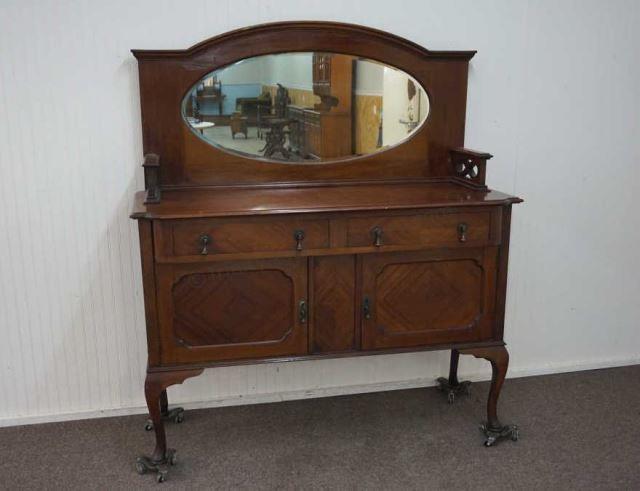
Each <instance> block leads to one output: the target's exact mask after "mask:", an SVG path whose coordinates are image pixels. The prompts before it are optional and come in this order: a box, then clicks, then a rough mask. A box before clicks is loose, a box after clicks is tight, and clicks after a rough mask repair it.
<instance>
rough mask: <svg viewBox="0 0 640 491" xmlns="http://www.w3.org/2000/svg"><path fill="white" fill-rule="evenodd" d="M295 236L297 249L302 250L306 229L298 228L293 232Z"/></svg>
mask: <svg viewBox="0 0 640 491" xmlns="http://www.w3.org/2000/svg"><path fill="white" fill-rule="evenodd" d="M293 238H294V240H295V241H296V251H301V250H302V241H303V240H304V230H296V231H295V232H293Z"/></svg>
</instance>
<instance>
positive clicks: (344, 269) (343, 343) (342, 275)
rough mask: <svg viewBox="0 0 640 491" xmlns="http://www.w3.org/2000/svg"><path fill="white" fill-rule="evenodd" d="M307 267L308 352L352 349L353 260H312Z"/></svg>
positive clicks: (335, 258)
mask: <svg viewBox="0 0 640 491" xmlns="http://www.w3.org/2000/svg"><path fill="white" fill-rule="evenodd" d="M311 264H313V272H312V274H311V285H312V292H311V299H312V302H311V317H312V322H311V324H310V327H309V328H310V332H309V348H310V351H311V352H312V353H332V352H339V351H350V350H354V349H356V308H355V300H356V297H355V289H356V274H355V271H356V268H355V264H356V260H355V256H324V257H322V256H320V257H314V258H313V259H312V263H311Z"/></svg>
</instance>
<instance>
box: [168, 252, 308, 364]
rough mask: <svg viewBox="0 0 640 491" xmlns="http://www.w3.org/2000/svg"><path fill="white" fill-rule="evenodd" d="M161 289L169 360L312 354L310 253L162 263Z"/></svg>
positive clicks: (180, 361)
mask: <svg viewBox="0 0 640 491" xmlns="http://www.w3.org/2000/svg"><path fill="white" fill-rule="evenodd" d="M157 292H158V308H159V312H160V316H159V317H160V319H159V321H160V351H161V354H160V359H161V361H162V363H164V364H171V363H193V362H203V363H204V362H213V361H221V360H231V359H243V358H263V357H273V356H285V355H303V354H306V353H307V339H308V338H307V318H306V317H307V312H308V305H307V261H306V259H305V258H285V259H269V260H258V261H234V262H221V263H190V264H159V265H157ZM303 302H304V303H303Z"/></svg>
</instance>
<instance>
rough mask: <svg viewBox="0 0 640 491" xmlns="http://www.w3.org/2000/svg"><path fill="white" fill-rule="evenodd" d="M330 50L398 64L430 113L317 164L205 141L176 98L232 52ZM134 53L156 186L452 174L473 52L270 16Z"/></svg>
mask: <svg viewBox="0 0 640 491" xmlns="http://www.w3.org/2000/svg"><path fill="white" fill-rule="evenodd" d="M300 51H308V52H331V53H343V54H348V55H351V56H357V57H362V58H367V59H370V60H373V61H377V62H380V63H383V64H385V65H388V66H391V67H394V68H397V69H399V70H402V71H404V72H405V73H407V74H408V75H410V76H411V77H413V78H414V79H415V80H416V81H417V82H418V83H419V84H420V85H421V86H422V87H423V88H424V90H425V91H426V92H427V96H428V97H429V103H430V111H429V115H428V117H427V120H426V122H425V123H424V124H422V125H421V126H420V128H419V129H418V130H416V131H415V132H414V133H413V134H412V135H411V136H410V137H409V138H407V139H405V140H403V141H402V142H400V143H399V144H397V145H395V146H392V147H390V148H388V149H385V150H383V151H380V152H375V153H372V154H368V155H364V156H354V157H350V158H347V159H341V160H332V161H327V162H324V163H323V164H322V165H309V164H306V163H300V164H296V163H289V162H287V163H280V162H278V161H273V160H269V161H264V160H258V159H256V158H252V157H244V156H241V155H236V154H233V153H230V152H228V151H225V150H221V149H219V148H217V147H215V146H213V145H211V144H209V143H207V142H206V141H204V140H202V139H201V138H199V137H198V136H196V135H195V134H193V132H192V131H191V129H190V128H188V127H187V125H186V124H185V123H184V121H183V118H182V100H183V99H184V97H185V95H186V94H187V93H188V92H189V91H190V90H191V89H192V88H193V86H195V84H196V83H198V81H199V80H201V79H202V78H203V77H204V76H205V75H207V74H209V73H211V72H213V71H215V70H217V69H220V68H223V67H226V66H228V65H231V64H233V63H235V62H237V61H240V60H243V59H246V58H251V57H255V56H260V55H266V54H273V53H286V52H300ZM132 52H133V54H134V56H135V57H136V58H137V60H138V69H139V80H140V94H141V96H140V97H141V100H140V105H141V111H142V133H143V149H144V153H145V154H149V153H153V154H157V155H158V156H159V160H160V185H161V186H162V187H167V188H170V187H190V186H215V185H251V184H276V183H278V184H288V183H294V184H299V183H306V182H318V181H331V182H333V181H344V180H349V181H371V180H388V179H399V180H404V179H410V180H412V179H425V178H437V177H447V176H452V175H453V170H452V166H451V164H450V162H449V149H451V148H456V147H460V146H462V145H463V143H464V128H465V112H466V94H467V76H468V63H469V60H470V59H471V58H472V57H473V55H474V54H475V51H429V50H427V49H425V48H423V47H421V46H419V45H417V44H415V43H413V42H411V41H408V40H406V39H403V38H401V37H398V36H395V35H393V34H389V33H387V32H384V31H379V30H376V29H371V28H368V27H363V26H358V25H353V24H341V23H334V22H310V21H302V22H277V23H271V24H263V25H259V26H255V27H250V28H245V29H239V30H236V31H231V32H229V33H226V34H222V35H220V36H216V37H213V38H211V39H207V40H205V41H203V42H201V43H198V44H196V45H195V46H192V47H191V48H188V49H186V50H132Z"/></svg>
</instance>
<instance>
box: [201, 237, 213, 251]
mask: <svg viewBox="0 0 640 491" xmlns="http://www.w3.org/2000/svg"><path fill="white" fill-rule="evenodd" d="M200 244H201V245H202V250H201V251H200V254H202V255H203V256H206V255H207V254H209V249H207V247H208V246H209V244H211V236H210V235H207V234H202V235H201V236H200Z"/></svg>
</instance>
